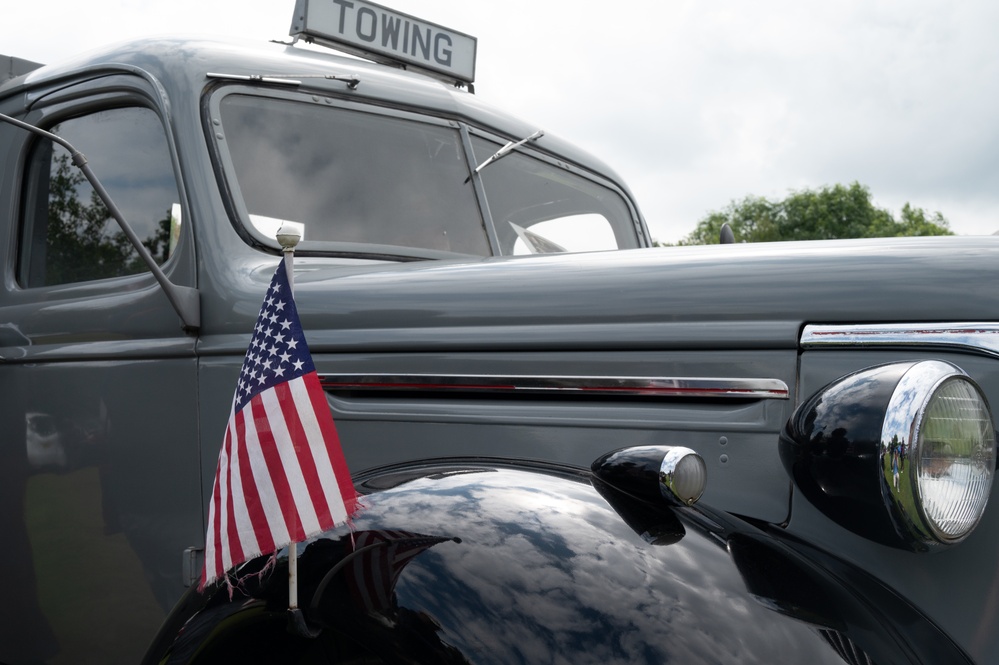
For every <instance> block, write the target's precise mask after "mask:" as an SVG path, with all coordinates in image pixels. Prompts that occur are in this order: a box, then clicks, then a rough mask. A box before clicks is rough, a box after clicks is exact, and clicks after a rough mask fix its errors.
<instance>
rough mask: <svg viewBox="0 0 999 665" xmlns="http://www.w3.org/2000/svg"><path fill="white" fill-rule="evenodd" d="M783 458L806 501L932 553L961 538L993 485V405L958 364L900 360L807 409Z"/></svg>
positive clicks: (868, 533) (867, 532) (840, 386)
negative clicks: (937, 548) (990, 409)
mask: <svg viewBox="0 0 999 665" xmlns="http://www.w3.org/2000/svg"><path fill="white" fill-rule="evenodd" d="M781 459H782V460H783V462H784V464H785V466H786V467H787V468H788V470H789V471H790V472H791V475H792V477H793V479H794V481H795V483H796V484H797V485H798V487H799V488H800V489H801V491H802V493H803V494H805V496H806V497H808V499H809V500H810V501H811V502H812V503H813V504H815V505H816V506H817V507H819V508H820V509H821V510H822V511H823V512H824V513H825V514H826V515H828V516H829V517H831V518H832V519H834V520H836V521H837V522H839V523H840V524H841V525H843V526H844V527H846V528H848V529H850V530H852V531H854V532H856V533H859V534H860V535H863V536H865V537H867V538H870V539H872V540H876V541H878V542H881V543H884V544H888V545H894V546H901V547H906V548H908V549H913V550H925V549H930V548H935V547H939V546H941V545H951V544H954V543H957V542H960V541H961V540H963V539H964V538H965V537H966V536H967V535H968V534H969V533H971V531H972V530H973V529H974V527H975V525H977V524H978V521H979V520H980V519H981V516H982V514H983V513H984V511H985V505H986V503H987V501H988V496H989V493H990V491H991V488H992V477H993V475H994V472H995V465H996V441H995V433H994V431H993V427H992V415H991V412H990V411H989V406H988V403H987V402H986V400H985V397H984V395H983V394H982V391H981V390H980V389H979V388H978V386H977V384H975V382H974V381H972V380H971V378H970V377H968V375H967V374H965V373H964V372H963V371H962V370H961V369H960V368H958V367H956V366H954V365H952V364H950V363H945V362H941V361H937V360H927V361H920V362H910V363H894V364H891V365H882V366H879V367H872V368H869V369H866V370H863V371H860V372H857V373H855V374H851V375H849V376H846V377H843V378H842V379H839V380H838V381H835V382H834V383H832V384H830V385H829V386H826V387H825V388H823V389H822V390H821V391H819V392H818V393H817V394H816V395H814V396H813V397H812V398H811V399H809V400H808V401H807V402H805V403H803V404H802V405H801V406H800V407H799V408H798V409H797V410H796V411H795V414H794V416H792V418H791V420H790V421H789V422H788V425H787V427H786V428H785V431H784V433H783V435H782V437H781Z"/></svg>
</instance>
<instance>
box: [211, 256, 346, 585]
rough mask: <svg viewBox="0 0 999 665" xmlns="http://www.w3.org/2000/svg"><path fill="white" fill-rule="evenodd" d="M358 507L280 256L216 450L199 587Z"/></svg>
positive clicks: (337, 520) (339, 519)
mask: <svg viewBox="0 0 999 665" xmlns="http://www.w3.org/2000/svg"><path fill="white" fill-rule="evenodd" d="M356 508H357V494H356V493H355V492H354V487H353V485H352V484H351V480H350V472H349V471H348V470H347V464H346V462H345V461H344V458H343V452H342V450H341V448H340V440H339V437H337V433H336V427H335V426H334V424H333V416H332V414H331V413H330V410H329V404H328V403H327V402H326V397H325V394H324V393H323V390H322V387H321V386H320V385H319V377H318V376H317V375H316V368H315V365H314V364H313V362H312V356H311V355H310V354H309V349H308V346H307V345H306V343H305V335H304V334H303V333H302V325H301V323H300V322H299V320H298V310H297V309H296V308H295V301H294V299H293V297H292V293H291V287H290V285H289V282H288V275H287V272H286V269H285V264H284V262H283V261H282V262H281V263H279V264H278V267H277V270H275V271H274V278H273V279H272V280H271V284H270V287H269V288H268V290H267V296H266V298H265V299H264V303H263V305H262V306H261V308H260V315H259V316H258V317H257V324H256V327H255V328H254V330H253V337H252V339H251V340H250V346H249V348H248V349H247V351H246V358H245V359H244V360H243V368H242V371H241V372H240V374H239V383H238V385H237V387H236V394H235V396H234V397H233V404H232V410H231V412H230V414H229V424H228V425H227V426H226V431H225V439H224V441H223V444H222V450H221V451H220V452H219V463H218V469H217V471H216V473H215V486H214V489H213V491H212V499H211V504H210V505H209V508H208V532H207V535H206V536H205V566H204V570H203V571H202V575H201V585H200V587H199V588H200V589H204V588H205V586H207V585H208V584H211V583H212V582H213V581H214V580H215V579H217V578H219V577H221V576H222V575H224V574H225V573H226V571H228V570H230V569H231V568H233V567H235V566H237V565H239V564H240V563H243V562H244V561H248V560H249V559H252V558H254V557H257V556H260V555H262V554H270V553H272V552H276V551H277V550H278V549H280V548H282V547H284V546H286V545H289V544H291V543H295V542H301V541H303V540H306V539H307V538H311V537H312V536H315V535H317V534H319V533H322V532H323V531H326V530H328V529H332V528H333V527H334V526H336V525H338V524H341V523H343V522H345V521H346V520H347V519H348V518H349V517H350V515H351V514H353V512H354V511H355V510H356Z"/></svg>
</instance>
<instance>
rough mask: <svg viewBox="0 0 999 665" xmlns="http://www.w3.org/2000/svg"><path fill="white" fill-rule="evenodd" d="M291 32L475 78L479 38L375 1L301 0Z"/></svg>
mask: <svg viewBox="0 0 999 665" xmlns="http://www.w3.org/2000/svg"><path fill="white" fill-rule="evenodd" d="M290 34H291V35H292V36H295V37H297V36H303V37H304V38H305V39H307V40H308V39H311V40H315V41H317V42H319V43H326V44H328V45H330V46H333V47H334V48H340V49H343V50H345V51H347V52H349V53H355V54H358V55H363V56H366V57H369V58H372V59H374V60H377V61H382V62H384V61H389V62H393V63H402V64H405V65H411V66H413V67H416V68H419V69H424V70H428V71H430V72H434V73H437V74H443V75H445V76H446V77H447V78H449V79H454V80H456V81H464V82H467V83H471V82H473V81H474V80H475V47H476V39H475V37H471V36H469V35H466V34H463V33H461V32H457V31H455V30H451V29H450V28H445V27H444V26H441V25H437V24H436V23H430V22H429V21H424V20H423V19H419V18H416V17H415V16H409V15H408V14H402V13H400V12H396V11H393V10H391V9H389V8H388V7H382V6H381V5H376V4H375V3H373V2H365V1H364V0H296V2H295V15H294V17H293V18H292V21H291V32H290Z"/></svg>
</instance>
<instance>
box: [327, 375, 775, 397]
mask: <svg viewBox="0 0 999 665" xmlns="http://www.w3.org/2000/svg"><path fill="white" fill-rule="evenodd" d="M319 382H320V383H321V384H322V386H323V388H325V389H326V390H384V391H421V392H440V391H454V392H468V393H501V394H512V393H514V392H516V393H524V394H530V393H541V394H554V395H567V394H569V393H578V394H586V395H623V396H629V397H699V398H705V397H710V398H719V397H721V398H742V399H788V396H789V391H788V387H787V384H786V383H784V382H783V381H781V380H779V379H734V378H700V377H676V378H673V377H644V376H643V377H614V376H503V375H488V376H485V375H478V374H320V375H319Z"/></svg>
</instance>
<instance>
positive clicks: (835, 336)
mask: <svg viewBox="0 0 999 665" xmlns="http://www.w3.org/2000/svg"><path fill="white" fill-rule="evenodd" d="M800 343H801V348H803V349H817V348H826V347H837V346H898V347H903V346H904V347H914V346H915V347H938V348H939V347H948V348H954V349H960V350H963V351H970V352H972V353H980V354H984V355H988V356H993V357H996V358H999V323H885V324H852V325H836V326H831V325H830V326H827V325H808V326H805V329H804V330H803V331H802V333H801V342H800Z"/></svg>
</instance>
